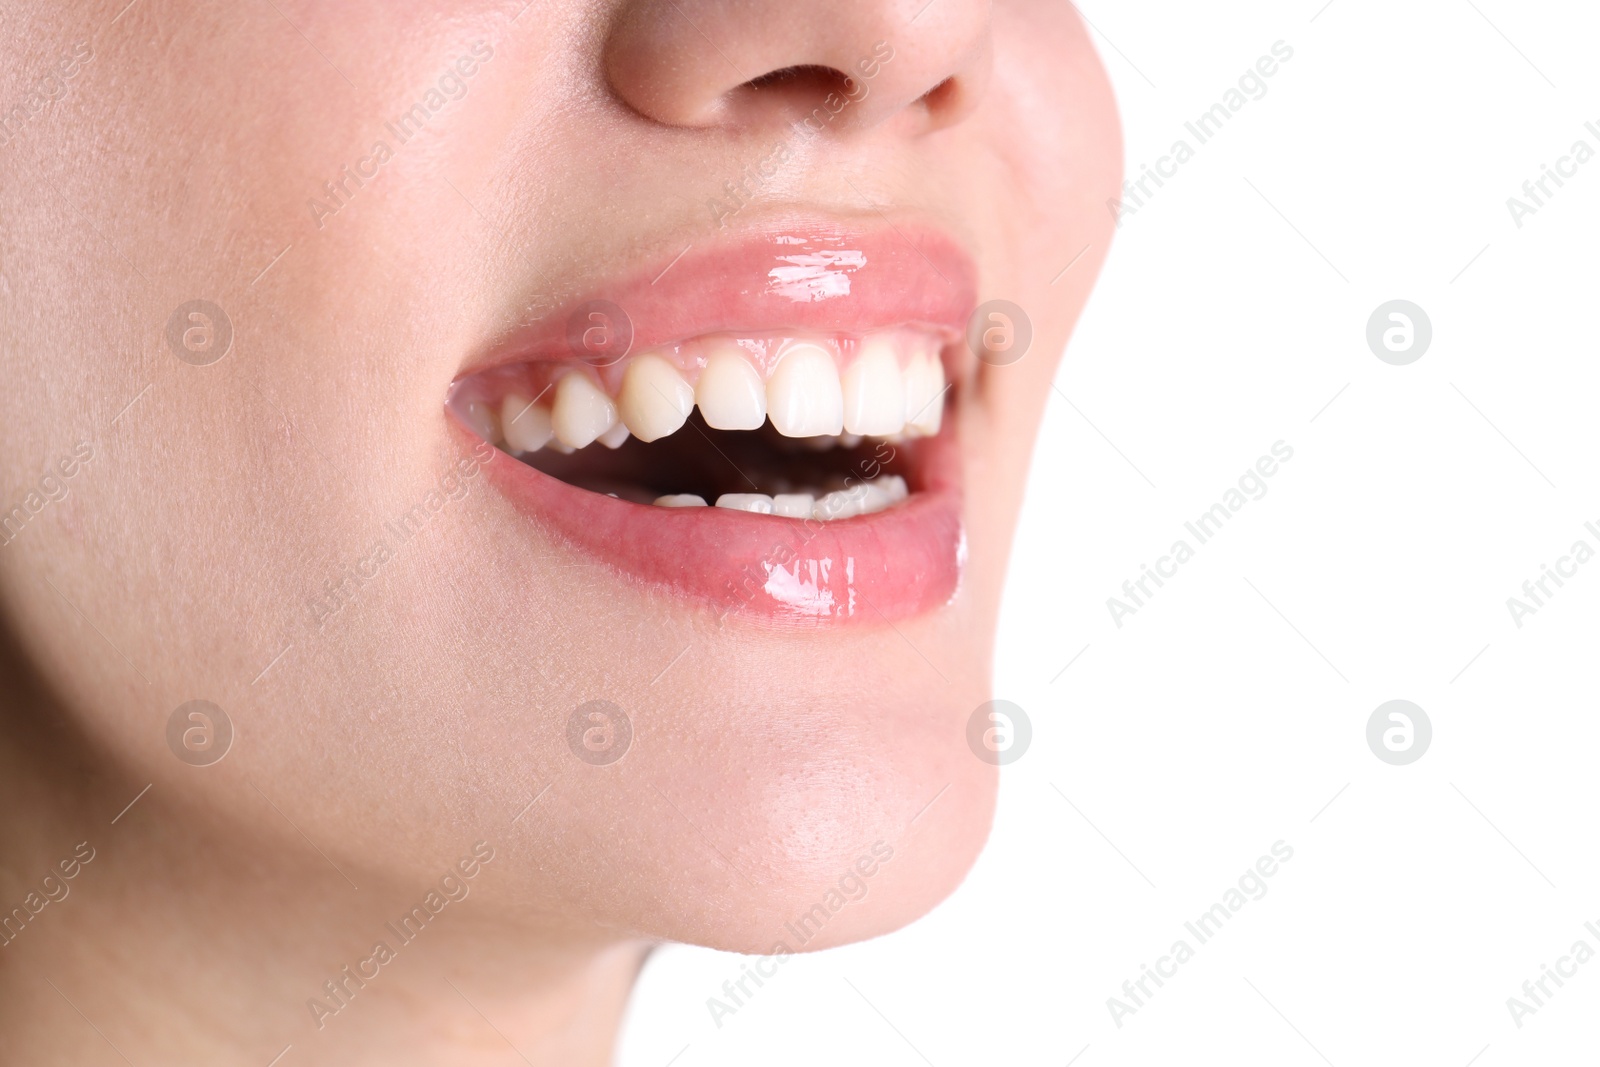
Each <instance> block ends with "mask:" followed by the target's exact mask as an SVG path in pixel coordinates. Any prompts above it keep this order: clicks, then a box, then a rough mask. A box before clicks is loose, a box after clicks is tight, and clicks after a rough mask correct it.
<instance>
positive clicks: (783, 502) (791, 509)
mask: <svg viewBox="0 0 1600 1067" xmlns="http://www.w3.org/2000/svg"><path fill="white" fill-rule="evenodd" d="M816 503H817V498H816V497H814V496H812V495H811V494H810V493H778V494H777V495H776V496H774V497H773V498H772V513H773V514H774V515H782V516H783V517H784V518H786V519H809V518H810V517H811V511H812V509H813V508H814V507H816Z"/></svg>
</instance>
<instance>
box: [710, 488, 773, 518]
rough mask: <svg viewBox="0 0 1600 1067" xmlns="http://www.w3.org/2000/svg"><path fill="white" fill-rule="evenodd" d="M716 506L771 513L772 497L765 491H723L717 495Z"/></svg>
mask: <svg viewBox="0 0 1600 1067" xmlns="http://www.w3.org/2000/svg"><path fill="white" fill-rule="evenodd" d="M717 507H719V508H731V509H732V510H734V511H749V512H754V513H755V514H757V515H771V514H772V498H771V497H770V496H767V495H766V494H765V493H723V494H722V495H721V496H719V497H717Z"/></svg>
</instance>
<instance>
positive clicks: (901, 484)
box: [874, 474, 911, 504]
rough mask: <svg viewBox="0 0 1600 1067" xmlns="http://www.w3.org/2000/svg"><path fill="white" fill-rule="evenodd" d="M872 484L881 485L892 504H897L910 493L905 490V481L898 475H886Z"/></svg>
mask: <svg viewBox="0 0 1600 1067" xmlns="http://www.w3.org/2000/svg"><path fill="white" fill-rule="evenodd" d="M874 484H876V485H881V486H883V488H884V489H885V490H887V491H888V493H889V500H890V501H891V502H892V503H896V504H898V503H899V502H900V501H902V500H904V499H905V498H906V497H908V496H910V495H911V491H910V490H909V489H907V488H906V480H905V479H904V478H902V477H900V476H899V475H898V474H886V475H884V476H883V477H882V478H879V479H878V480H877V482H875V483H874Z"/></svg>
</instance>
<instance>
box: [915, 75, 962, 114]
mask: <svg viewBox="0 0 1600 1067" xmlns="http://www.w3.org/2000/svg"><path fill="white" fill-rule="evenodd" d="M960 92H961V87H960V86H959V85H957V84H956V80H955V79H954V78H946V79H945V80H944V81H942V82H940V83H939V84H938V85H935V86H934V87H933V88H932V89H929V90H928V91H927V92H926V93H923V94H922V102H923V104H924V105H926V106H927V108H928V110H929V111H932V112H939V111H944V110H946V109H947V108H949V107H951V106H952V105H953V104H954V103H955V101H956V95H957V94H958V93H960Z"/></svg>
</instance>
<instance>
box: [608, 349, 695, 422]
mask: <svg viewBox="0 0 1600 1067" xmlns="http://www.w3.org/2000/svg"><path fill="white" fill-rule="evenodd" d="M617 406H618V408H619V409H620V410H621V412H622V421H623V422H625V423H627V425H628V430H629V431H630V432H631V433H632V434H633V436H635V437H637V438H638V439H639V440H641V441H655V440H657V439H659V438H662V437H666V436H668V435H669V434H674V433H677V432H678V430H679V429H680V428H681V427H682V426H683V424H684V422H685V421H686V420H687V419H688V418H689V412H691V411H693V410H694V388H693V387H692V386H691V385H690V384H689V383H688V382H686V381H684V379H683V375H681V374H679V373H678V368H676V367H674V366H673V365H672V364H671V363H668V362H667V361H666V360H665V359H662V358H661V357H660V356H640V357H639V358H638V359H635V360H634V361H633V362H632V363H630V364H629V365H628V369H627V371H626V372H625V373H624V374H623V376H622V392H621V394H620V395H619V396H618V397H617Z"/></svg>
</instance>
